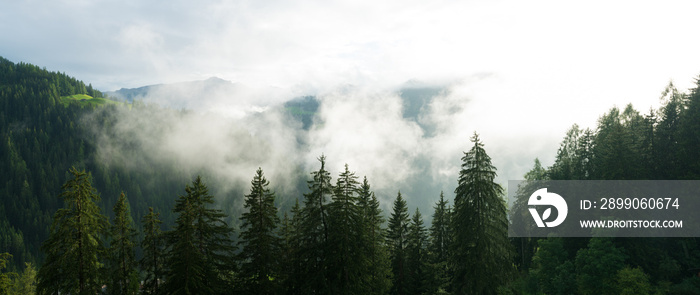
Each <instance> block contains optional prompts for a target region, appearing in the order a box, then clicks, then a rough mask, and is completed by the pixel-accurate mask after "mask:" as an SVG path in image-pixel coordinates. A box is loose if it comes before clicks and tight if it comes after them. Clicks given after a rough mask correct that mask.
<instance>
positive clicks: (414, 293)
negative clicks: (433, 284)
mask: <svg viewBox="0 0 700 295" xmlns="http://www.w3.org/2000/svg"><path fill="white" fill-rule="evenodd" d="M407 238H408V246H407V247H406V250H407V251H406V252H407V253H406V264H407V266H408V277H409V286H410V287H409V288H408V294H411V295H420V294H423V293H425V292H426V285H427V284H428V276H427V255H426V252H427V246H428V233H427V231H426V229H425V226H424V225H423V216H421V214H420V211H419V210H418V208H416V212H415V213H414V214H413V218H412V219H411V223H410V224H409V225H408V237H407Z"/></svg>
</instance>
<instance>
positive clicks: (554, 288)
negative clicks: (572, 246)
mask: <svg viewBox="0 0 700 295" xmlns="http://www.w3.org/2000/svg"><path fill="white" fill-rule="evenodd" d="M574 271H575V270H574V269H573V264H572V263H571V261H570V260H569V257H568V254H567V253H566V251H565V250H564V241H563V239H562V238H546V239H540V240H539V241H538V247H537V253H535V256H534V257H533V258H532V271H531V272H530V275H531V276H532V278H534V279H535V280H537V282H538V285H539V289H540V291H541V292H543V293H545V294H562V295H564V294H571V292H572V291H575V289H576V288H574V286H575V285H576V281H575V279H576V276H575V273H574ZM567 288H568V289H567Z"/></svg>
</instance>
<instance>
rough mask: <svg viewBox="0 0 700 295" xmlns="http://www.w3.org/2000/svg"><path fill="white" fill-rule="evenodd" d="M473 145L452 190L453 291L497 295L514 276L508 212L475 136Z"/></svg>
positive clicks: (488, 158) (494, 172)
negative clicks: (453, 195) (510, 277)
mask: <svg viewBox="0 0 700 295" xmlns="http://www.w3.org/2000/svg"><path fill="white" fill-rule="evenodd" d="M471 140H472V142H473V143H474V146H473V147H472V148H471V150H470V151H469V152H466V153H464V157H462V170H461V171H460V173H459V184H458V186H457V189H455V194H456V196H455V202H454V204H455V207H454V213H453V217H452V228H453V230H454V240H453V244H452V259H451V260H452V265H453V269H454V277H453V280H452V291H453V292H454V293H455V294H496V289H497V288H498V287H499V286H500V285H502V284H504V283H505V282H506V280H507V278H509V276H510V273H511V271H512V269H511V265H512V262H511V257H512V253H511V249H510V243H509V241H508V232H507V231H508V222H507V218H506V206H505V202H504V200H503V199H502V196H503V188H501V186H500V185H498V184H497V183H495V182H494V179H495V177H496V168H495V167H494V166H493V165H492V164H491V158H490V157H489V156H488V155H487V154H486V151H485V150H484V146H483V144H482V143H481V141H480V140H479V136H478V135H477V134H476V133H475V134H474V136H473V137H472V138H471ZM477 266H478V267H477Z"/></svg>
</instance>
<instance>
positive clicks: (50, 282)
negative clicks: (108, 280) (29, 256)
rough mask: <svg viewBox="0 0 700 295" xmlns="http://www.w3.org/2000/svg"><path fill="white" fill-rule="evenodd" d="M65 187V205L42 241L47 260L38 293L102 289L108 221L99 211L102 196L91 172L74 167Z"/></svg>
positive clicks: (92, 291) (76, 292)
mask: <svg viewBox="0 0 700 295" xmlns="http://www.w3.org/2000/svg"><path fill="white" fill-rule="evenodd" d="M69 173H70V174H71V175H72V176H73V178H72V179H69V180H68V181H67V182H66V183H65V184H64V185H63V187H62V190H63V192H62V193H61V195H60V197H61V198H62V199H63V202H64V208H62V209H58V211H56V214H54V218H53V223H52V225H51V230H50V234H49V238H48V239H47V240H46V241H45V242H44V244H43V245H42V250H43V251H44V253H46V260H45V261H44V264H43V265H42V266H41V269H39V274H38V286H37V292H38V293H39V294H56V293H57V292H60V293H64V294H67V293H70V294H96V293H98V292H101V288H102V283H103V280H102V278H101V277H100V274H102V273H103V272H102V270H103V261H104V260H103V258H104V255H105V253H106V250H105V246H104V243H103V236H104V234H105V233H106V230H107V227H108V225H109V222H108V221H107V218H106V217H105V216H104V215H102V213H101V212H100V207H98V206H97V204H96V203H97V202H99V200H100V196H99V195H98V194H97V192H96V190H95V189H94V188H93V187H92V184H91V179H90V176H89V175H88V173H87V172H85V171H84V170H82V171H78V169H76V168H75V167H73V168H71V169H70V170H69Z"/></svg>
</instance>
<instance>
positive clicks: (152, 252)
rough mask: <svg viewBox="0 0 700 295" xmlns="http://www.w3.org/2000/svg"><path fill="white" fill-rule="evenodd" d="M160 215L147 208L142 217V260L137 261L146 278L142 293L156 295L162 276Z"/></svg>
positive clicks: (151, 208)
mask: <svg viewBox="0 0 700 295" xmlns="http://www.w3.org/2000/svg"><path fill="white" fill-rule="evenodd" d="M161 223H163V222H162V221H160V213H155V212H154V211H153V207H149V208H148V214H147V215H146V216H144V217H143V220H142V224H143V231H144V238H143V241H142V242H141V249H143V258H141V260H140V261H139V264H140V265H141V270H142V271H143V272H144V273H145V275H146V277H145V279H144V281H143V288H144V293H146V294H158V292H159V291H158V290H159V287H160V280H161V279H162V276H163V234H162V232H161V229H160V224H161Z"/></svg>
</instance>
